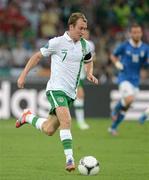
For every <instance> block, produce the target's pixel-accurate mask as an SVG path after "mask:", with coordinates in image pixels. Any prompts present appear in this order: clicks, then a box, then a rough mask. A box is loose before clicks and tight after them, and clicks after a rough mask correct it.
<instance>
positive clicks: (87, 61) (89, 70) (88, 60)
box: [84, 53, 98, 84]
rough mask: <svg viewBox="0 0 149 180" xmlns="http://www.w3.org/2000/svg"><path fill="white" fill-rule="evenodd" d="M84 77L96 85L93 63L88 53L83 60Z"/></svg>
mask: <svg viewBox="0 0 149 180" xmlns="http://www.w3.org/2000/svg"><path fill="white" fill-rule="evenodd" d="M84 64H85V71H86V77H87V79H88V80H89V81H90V82H93V83H95V84H98V79H97V78H96V77H95V76H94V75H93V61H92V55H91V53H88V54H87V55H86V56H85V58H84Z"/></svg>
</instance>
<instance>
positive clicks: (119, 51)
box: [110, 43, 125, 70]
mask: <svg viewBox="0 0 149 180" xmlns="http://www.w3.org/2000/svg"><path fill="white" fill-rule="evenodd" d="M124 47H125V43H122V44H121V45H119V46H118V47H117V48H116V49H115V50H114V52H113V53H112V54H111V55H110V59H111V61H112V63H113V64H114V65H115V67H116V68H117V69H118V70H123V69H124V67H123V64H122V63H121V61H120V59H119V57H120V56H122V55H123V53H124Z"/></svg>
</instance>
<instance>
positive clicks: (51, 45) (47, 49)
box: [40, 38, 58, 57]
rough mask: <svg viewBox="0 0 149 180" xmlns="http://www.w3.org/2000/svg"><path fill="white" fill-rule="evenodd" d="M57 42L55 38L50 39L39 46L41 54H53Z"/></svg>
mask: <svg viewBox="0 0 149 180" xmlns="http://www.w3.org/2000/svg"><path fill="white" fill-rule="evenodd" d="M57 44H58V41H57V38H53V39H50V40H49V41H48V43H47V44H46V45H45V46H43V47H42V48H40V51H41V53H42V55H43V56H44V57H48V56H50V55H52V54H55V53H56V49H57Z"/></svg>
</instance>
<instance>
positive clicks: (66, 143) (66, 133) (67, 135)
mask: <svg viewBox="0 0 149 180" xmlns="http://www.w3.org/2000/svg"><path fill="white" fill-rule="evenodd" d="M48 100H49V101H51V103H52V107H54V108H53V111H55V114H56V116H57V119H58V120H59V123H60V139H61V142H62V144H63V148H64V154H65V157H66V170H68V171H72V170H74V169H75V164H74V158H73V150H72V135H71V130H70V128H71V115H70V112H69V105H71V104H72V103H73V100H72V99H71V98H69V97H68V96H67V95H66V94H65V93H64V92H62V91H50V92H49V93H48Z"/></svg>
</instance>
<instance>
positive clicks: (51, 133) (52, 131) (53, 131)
mask: <svg viewBox="0 0 149 180" xmlns="http://www.w3.org/2000/svg"><path fill="white" fill-rule="evenodd" d="M45 133H46V134H47V135H48V136H52V135H53V134H54V133H55V130H54V129H53V128H50V129H47V130H46V132H45Z"/></svg>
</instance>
